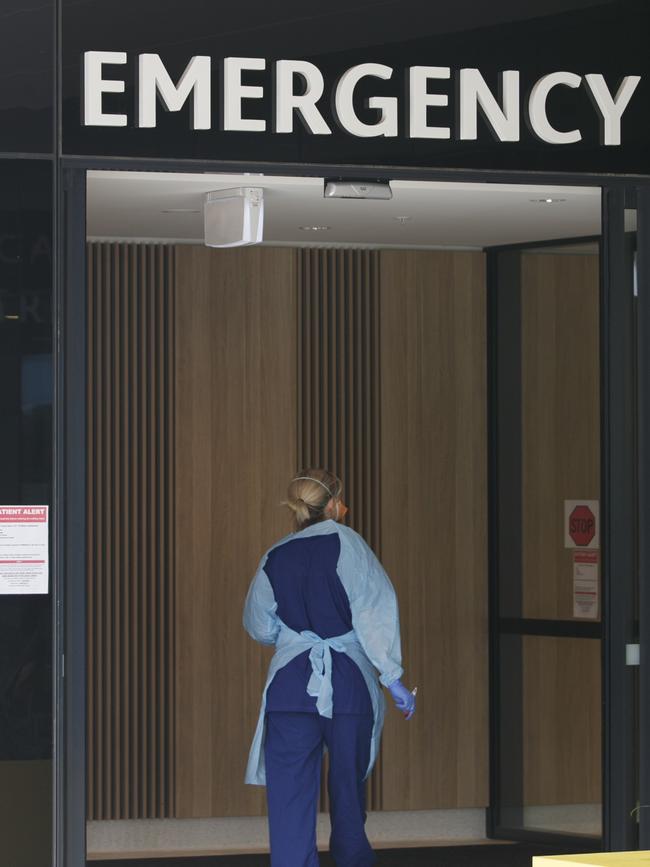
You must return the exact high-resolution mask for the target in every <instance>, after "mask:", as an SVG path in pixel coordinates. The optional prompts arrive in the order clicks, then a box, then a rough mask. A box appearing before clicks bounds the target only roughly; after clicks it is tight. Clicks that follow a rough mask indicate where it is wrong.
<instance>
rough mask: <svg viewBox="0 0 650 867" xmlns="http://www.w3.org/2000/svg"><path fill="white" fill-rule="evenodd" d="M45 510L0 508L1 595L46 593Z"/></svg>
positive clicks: (36, 507) (46, 546) (34, 507)
mask: <svg viewBox="0 0 650 867" xmlns="http://www.w3.org/2000/svg"><path fill="white" fill-rule="evenodd" d="M48 566H49V564H48V506H0V594H9V593H47V592H48V574H49V573H48Z"/></svg>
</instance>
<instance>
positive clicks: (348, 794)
mask: <svg viewBox="0 0 650 867" xmlns="http://www.w3.org/2000/svg"><path fill="white" fill-rule="evenodd" d="M341 494H342V484H341V481H340V480H339V479H338V478H337V477H336V476H335V475H334V474H333V473H330V472H328V471H327V470H322V469H308V470H304V471H302V472H301V473H300V474H299V475H298V476H297V477H296V478H294V479H293V480H292V481H291V483H290V484H289V489H288V496H287V500H286V505H287V506H288V507H289V508H290V509H291V511H292V512H293V513H294V518H295V525H296V531H295V532H293V533H291V534H290V535H288V536H285V537H284V538H283V539H280V541H279V542H276V544H275V545H272V546H271V548H269V550H268V551H266V553H265V554H264V555H263V557H262V559H261V561H260V563H259V566H258V569H257V572H256V574H255V576H254V578H253V581H252V583H251V585H250V589H249V591H248V595H247V597H246V604H245V608H244V626H245V628H246V630H247V632H248V633H249V634H250V635H251V636H252V637H253V638H254V639H255V640H256V641H260V642H262V643H263V644H273V645H275V655H274V656H273V659H272V660H271V664H270V667H269V672H268V677H267V680H266V685H265V688H264V693H263V696H262V706H261V709H260V715H259V720H258V724H257V730H256V732H255V736H254V738H253V744H252V746H251V750H250V755H249V760H248V768H247V771H246V782H247V783H250V784H253V785H261V786H263V785H266V789H267V802H268V815H269V831H270V840H271V865H272V867H318V853H317V849H316V813H317V806H318V795H319V790H320V773H321V759H322V755H323V750H324V748H327V750H328V753H329V779H328V792H329V797H330V817H331V823H332V833H331V837H330V852H331V853H332V855H333V857H334V860H335V861H336V864H337V867H368V865H371V864H374V862H375V860H376V859H375V855H374V853H373V851H372V849H371V847H370V844H369V842H368V838H367V837H366V833H365V829H364V824H365V819H366V813H365V780H366V778H367V777H368V775H369V774H370V771H371V770H372V767H373V765H374V763H375V759H376V757H377V750H378V748H379V741H380V737H381V729H382V725H383V719H384V697H383V693H382V689H381V686H380V683H381V685H383V686H385V687H386V688H387V689H388V690H389V691H390V693H391V695H392V697H393V700H394V702H395V705H396V707H397V708H398V709H399V710H400V711H402V713H403V714H404V716H405V718H406V719H410V718H411V717H412V716H413V713H414V712H415V696H414V694H413V693H412V692H410V691H409V690H408V689H407V688H406V687H405V686H404V685H403V684H402V682H401V680H400V678H401V676H402V674H403V669H402V665H401V647H400V629H399V613H398V607H397V599H396V596H395V591H394V589H393V586H392V584H391V582H390V579H389V578H388V576H387V575H386V573H385V571H384V569H383V568H382V566H381V563H380V562H379V560H378V559H377V557H376V556H375V555H374V553H373V552H372V550H371V549H370V548H369V547H368V545H367V544H366V542H365V541H364V540H363V539H362V538H361V536H360V535H359V534H358V533H356V532H355V531H354V530H352V529H350V528H349V527H346V526H345V525H343V524H340V523H339V522H340V521H341V519H342V518H343V517H344V515H345V513H346V512H347V507H346V506H345V505H344V503H343V501H342V499H341Z"/></svg>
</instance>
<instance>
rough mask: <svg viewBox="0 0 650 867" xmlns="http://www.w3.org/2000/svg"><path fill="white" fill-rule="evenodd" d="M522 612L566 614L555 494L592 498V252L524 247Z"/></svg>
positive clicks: (566, 560) (596, 453) (568, 585)
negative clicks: (536, 250)
mask: <svg viewBox="0 0 650 867" xmlns="http://www.w3.org/2000/svg"><path fill="white" fill-rule="evenodd" d="M521 281H522V282H521V286H522V290H521V291H522V413H523V419H522V483H523V497H522V502H523V521H522V529H523V616H524V617H547V618H556V617H558V618H572V617H573V583H572V574H573V573H572V559H571V551H570V550H569V549H566V548H565V547H564V530H563V526H564V500H565V499H570V500H576V499H581V498H584V499H593V500H597V499H599V496H600V494H599V491H600V373H599V363H600V362H599V299H598V291H599V290H598V285H599V283H598V281H599V276H598V256H597V255H578V254H550V253H546V254H544V253H525V254H523V255H522V261H521Z"/></svg>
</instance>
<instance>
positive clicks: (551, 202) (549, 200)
mask: <svg viewBox="0 0 650 867" xmlns="http://www.w3.org/2000/svg"><path fill="white" fill-rule="evenodd" d="M530 201H531V202H534V203H535V204H536V205H555V204H557V203H558V202H566V199H552V198H550V197H548V198H544V199H531V200H530Z"/></svg>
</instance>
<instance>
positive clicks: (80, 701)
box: [54, 157, 650, 867]
mask: <svg viewBox="0 0 650 867" xmlns="http://www.w3.org/2000/svg"><path fill="white" fill-rule="evenodd" d="M88 169H103V170H111V169H113V170H125V169H134V170H148V171H164V170H173V171H187V172H197V171H213V172H224V171H230V172H232V171H238V172H241V171H251V172H256V171H257V172H260V171H261V172H265V173H267V174H294V175H300V174H302V175H323V174H325V175H326V176H327V175H338V176H342V177H343V176H348V177H353V176H358V175H359V172H360V171H361V170H360V168H359V167H355V168H354V169H352V168H348V167H340V166H325V165H299V166H296V165H292V166H284V165H272V166H270V165H268V164H264V163H259V164H237V165H233V164H232V163H228V164H221V163H204V162H201V163H198V162H193V161H160V160H150V161H148V160H138V159H136V160H125V159H108V158H107V159H99V158H84V157H67V158H66V157H64V158H62V159H61V161H60V171H61V174H60V185H59V189H60V197H59V202H58V203H57V207H58V209H59V213H60V226H61V231H60V232H59V233H58V236H59V237H58V242H57V255H58V258H59V263H60V266H59V269H58V271H57V287H56V297H57V299H58V304H57V313H56V315H57V322H58V342H57V359H58V361H57V406H56V409H55V413H56V422H55V427H56V443H57V446H56V456H55V501H54V505H55V509H56V512H57V515H58V516H59V518H58V530H57V537H56V540H55V552H54V568H55V570H56V574H57V575H58V576H60V579H59V581H58V587H59V592H58V598H57V599H56V600H55V608H56V615H55V620H56V623H55V626H56V644H55V646H56V647H57V658H56V660H55V663H56V665H57V667H58V668H57V670H58V672H59V675H60V676H59V678H58V687H57V696H56V708H55V741H56V743H55V835H56V845H55V852H56V856H55V867H64V865H65V867H84V865H85V851H86V811H85V805H86V585H85V582H86V563H87V550H86V483H85V475H86V443H85V425H86V389H87V382H86V313H85V186H86V171H87V170H88ZM368 171H369V172H370V173H371V174H372V176H373V177H374V178H385V179H396V178H399V177H404V178H417V179H419V180H447V181H461V180H462V181H464V182H476V183H486V182H487V183H489V182H492V183H497V182H498V183H537V184H548V185H553V184H562V185H566V184H571V185H574V186H602V184H603V179H602V178H599V177H598V176H591V175H582V176H581V175H577V176H573V175H572V176H567V175H552V174H543V173H539V174H535V173H521V172H516V173H507V172H474V171H468V172H457V171H454V172H448V171H436V170H431V171H426V170H422V171H416V170H399V169H390V168H386V167H380V168H378V167H373V168H372V169H369V170H368ZM637 184H643V186H642V187H640V188H639V189H640V192H639V202H640V203H644V205H643V208H644V210H643V213H645V216H643V218H641V214H640V219H639V237H640V239H641V240H642V241H643V244H642V245H640V254H639V273H640V278H639V280H640V283H639V285H640V286H645V284H646V283H648V285H650V280H649V279H648V277H647V271H648V265H647V264H646V260H647V259H648V258H650V218H649V217H648V213H649V210H648V209H649V207H650V186H646V184H650V179H633V180H630V179H626V178H623V177H610V178H608V179H607V186H606V187H604V188H603V225H602V230H603V255H602V257H601V274H602V281H601V282H602V285H601V311H603V315H602V316H601V323H602V325H601V354H602V357H603V368H602V377H603V379H602V395H603V407H602V444H603V458H602V461H603V467H602V469H603V488H602V496H601V513H602V528H603V546H602V550H603V561H602V570H603V586H604V601H603V630H604V633H603V636H604V640H603V648H604V650H603V681H604V682H603V686H604V692H603V696H604V708H603V709H604V727H603V728H604V735H603V755H604V762H603V774H604V776H603V792H604V801H605V803H604V826H603V828H604V844H605V848H621V849H624V848H627V847H628V846H629V841H630V834H631V833H633V831H634V828H633V822H630V821H628V820H626V818H625V815H624V814H625V812H626V811H627V808H628V804H627V799H628V798H629V792H630V783H631V780H633V779H634V775H635V756H634V750H633V746H632V741H630V740H629V738H627V737H626V732H627V731H628V729H629V723H630V713H631V711H630V706H629V704H628V702H629V701H630V700H631V699H630V690H629V689H628V686H627V681H626V674H628V673H629V669H627V668H623V665H622V662H623V660H622V657H621V653H623V655H624V647H625V644H626V643H627V642H629V641H630V640H633V636H632V638H630V630H629V614H630V606H631V604H632V594H631V591H630V593H629V594H628V592H627V590H625V591H623V590H621V575H625V576H627V575H629V574H630V572H629V570H630V568H633V563H632V565H631V563H630V558H631V557H632V558H633V555H632V554H631V553H630V551H631V547H630V526H631V524H630V523H629V521H630V519H631V515H632V511H631V507H630V505H629V497H630V495H631V492H632V489H633V488H634V472H635V466H634V461H631V460H630V455H629V454H628V450H627V446H628V445H629V443H631V442H633V440H634V432H635V422H634V418H633V416H632V412H631V405H630V395H629V390H630V387H631V386H630V364H632V369H633V368H634V360H632V362H631V361H630V351H629V350H630V346H631V344H630V343H629V336H630V333H629V321H628V317H629V313H630V311H629V309H628V301H629V299H627V298H626V295H625V293H624V292H621V291H620V283H621V275H622V274H624V240H625V239H624V232H623V224H622V215H623V209H624V206H625V196H626V189H628V190H629V189H632V188H635V187H636V185H637ZM642 252H643V255H641V253H642ZM643 275H646V276H643ZM647 294H648V293H646V292H644V294H643V303H642V304H640V305H639V338H640V339H639V347H640V348H639V362H641V363H642V364H643V369H642V372H641V375H640V376H639V387H640V388H641V386H643V388H644V389H645V391H644V394H643V395H642V396H641V399H640V400H639V410H640V414H639V425H640V431H641V432H642V433H643V434H644V436H645V439H644V441H643V445H642V447H641V448H640V449H639V466H640V468H641V472H640V476H639V478H640V482H641V483H640V485H639V507H640V516H641V518H642V519H643V526H644V527H650V525H649V524H648V521H649V520H650V470H649V467H650V455H648V453H647V452H648V450H650V441H649V439H648V437H649V436H650V392H649V391H648V390H649V389H650V370H649V369H648V366H649V363H650V301H649V300H648V298H647ZM605 313H606V315H605ZM489 351H490V356H489V358H488V371H489V372H490V371H492V369H493V363H494V358H493V357H492V353H493V347H492V348H490V347H489ZM489 378H490V380H492V377H491V374H490V373H489ZM493 415H494V413H493V412H492V411H491V415H490V419H489V430H490V431H491V434H490V436H491V437H492V435H493V433H494V431H493V420H494V419H493ZM495 454H496V452H495V441H494V440H493V439H491V440H490V476H491V479H492V482H494V479H495V477H494V472H495V471H496V467H495V466H493V463H494V455H495ZM493 494H494V485H493V484H492V485H491V493H490V511H489V527H490V538H491V540H492V542H491V549H492V548H493V540H494V539H495V533H496V531H497V524H496V519H497V512H496V510H495V503H494V501H493ZM641 535H642V536H644V537H645V538H644V544H643V545H642V546H641V548H642V550H641V551H640V566H641V570H642V574H643V576H644V584H643V586H644V588H646V589H645V590H644V592H643V594H642V598H641V605H642V609H641V610H642V614H643V616H642V618H641V621H642V625H641V632H642V634H643V632H644V625H645V633H646V634H647V633H648V630H649V629H650V610H649V609H650V590H648V589H647V586H648V584H647V582H648V580H649V579H650V576H649V575H648V572H650V532H648V533H645V534H641ZM492 554H493V551H492V550H491V555H490V556H491V558H492ZM491 568H492V567H491ZM493 578H494V576H492V578H491V587H492V591H493V590H494V587H493ZM623 583H624V585H625V587H627V585H628V583H630V586H631V579H630V581H628V579H627V578H626V580H625V582H623ZM494 605H495V602H494V596H493V592H491V617H490V646H491V672H492V673H491V679H490V683H491V685H490V694H491V737H490V742H491V748H490V750H491V757H490V759H491V782H490V791H491V803H490V806H489V809H488V833H489V834H491V835H493V836H496V835H497V833H498V831H499V830H500V829H499V824H498V821H497V820H496V808H497V806H498V795H499V782H498V780H495V779H494V767H495V765H494V750H495V744H494V740H495V738H494V733H495V731H496V729H495V728H494V726H495V702H494V689H495V683H494V666H495V653H496V652H497V651H496V647H495V636H496V634H497V632H496V630H497V628H498V625H497V623H496V620H495V615H496V613H497V612H496V611H495V607H494ZM513 628H514V626H513ZM517 628H518V627H517ZM641 646H642V650H641V658H642V666H643V665H644V660H646V656H647V653H648V651H647V650H644V647H645V645H644V643H643V641H642V645H641ZM642 670H643V669H642ZM646 693H650V686H649V687H648V688H647V690H646ZM641 719H642V721H644V723H645V729H644V730H645V731H648V723H650V694H644V695H643V696H642V701H641ZM646 740H648V742H647V743H645V744H644V743H642V744H641V746H640V755H641V758H642V759H643V762H644V769H643V773H641V775H640V782H641V797H642V804H644V803H648V804H650V767H648V764H649V762H648V760H649V759H650V735H649V736H648V738H646ZM622 799H625V800H622ZM643 799H645V801H644V800H643ZM643 814H644V811H643V809H642V810H641V815H642V816H643ZM646 816H647V821H646V823H643V822H642V839H646V840H647V839H648V837H650V831H649V830H648V828H647V825H650V808H648V810H647V811H646ZM644 825H645V826H646V828H645V831H644V830H643V828H644ZM644 834H645V837H644ZM519 836H522V835H519ZM525 836H529V835H525ZM513 837H514V835H513ZM533 837H534V839H535V840H544V839H549V838H547V836H546V835H533ZM551 839H552V840H556V839H557V838H555V836H554V835H550V839H549V842H550V841H551ZM562 839H563V840H564V839H566V838H562Z"/></svg>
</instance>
